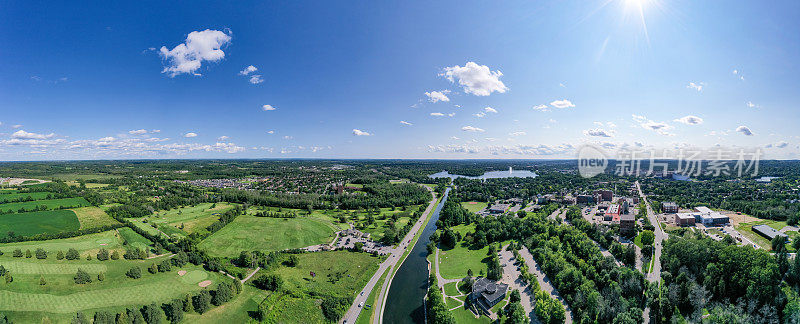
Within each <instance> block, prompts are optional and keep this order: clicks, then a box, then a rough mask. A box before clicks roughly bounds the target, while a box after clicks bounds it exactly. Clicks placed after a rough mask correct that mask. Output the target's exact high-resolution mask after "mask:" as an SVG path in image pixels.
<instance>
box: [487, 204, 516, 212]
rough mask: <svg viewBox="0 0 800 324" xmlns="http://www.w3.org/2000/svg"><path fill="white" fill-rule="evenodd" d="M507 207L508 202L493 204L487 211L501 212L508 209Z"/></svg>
mask: <svg viewBox="0 0 800 324" xmlns="http://www.w3.org/2000/svg"><path fill="white" fill-rule="evenodd" d="M509 207H511V205H509V204H494V205H492V207H489V213H491V214H503V213H505V212H506V211H507V210H508V208H509Z"/></svg>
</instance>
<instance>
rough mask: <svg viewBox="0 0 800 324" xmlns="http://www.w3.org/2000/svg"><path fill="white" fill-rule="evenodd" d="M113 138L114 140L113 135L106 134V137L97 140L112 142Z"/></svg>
mask: <svg viewBox="0 0 800 324" xmlns="http://www.w3.org/2000/svg"><path fill="white" fill-rule="evenodd" d="M114 140H115V138H114V137H112V136H108V137H103V138H101V139H99V140H98V141H100V142H113V141H114Z"/></svg>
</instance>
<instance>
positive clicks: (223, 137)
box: [217, 135, 230, 141]
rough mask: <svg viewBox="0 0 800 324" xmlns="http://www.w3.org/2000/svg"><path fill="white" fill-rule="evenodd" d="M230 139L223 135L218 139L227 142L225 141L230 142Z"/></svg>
mask: <svg viewBox="0 0 800 324" xmlns="http://www.w3.org/2000/svg"><path fill="white" fill-rule="evenodd" d="M229 138H230V137H228V136H225V135H222V136H220V137H217V140H218V141H225V140H228V139H229Z"/></svg>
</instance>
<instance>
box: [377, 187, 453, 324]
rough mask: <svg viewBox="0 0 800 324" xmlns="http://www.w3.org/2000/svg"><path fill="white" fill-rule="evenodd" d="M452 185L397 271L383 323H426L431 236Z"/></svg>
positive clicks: (387, 300) (388, 297)
mask: <svg viewBox="0 0 800 324" xmlns="http://www.w3.org/2000/svg"><path fill="white" fill-rule="evenodd" d="M449 193H450V188H447V190H446V191H445V192H444V197H443V198H442V201H441V202H439V205H438V206H436V210H434V212H433V215H431V219H430V220H429V221H428V223H427V224H425V228H424V229H423V230H422V235H421V236H420V238H419V240H418V241H417V243H416V244H415V245H414V247H413V248H412V249H411V253H409V254H408V257H407V258H406V260H405V261H404V262H403V264H402V265H401V266H400V269H398V270H397V273H395V275H394V279H393V280H392V286H391V287H389V295H388V296H387V299H386V308H385V309H384V310H383V322H384V323H424V322H425V306H424V304H423V300H424V298H425V294H426V293H427V290H428V261H427V259H426V258H427V256H428V250H427V248H426V246H427V245H428V243H429V242H430V236H431V235H432V234H433V233H434V232H435V231H436V221H437V220H438V219H439V211H441V210H442V206H444V202H445V201H447V196H448V194H449Z"/></svg>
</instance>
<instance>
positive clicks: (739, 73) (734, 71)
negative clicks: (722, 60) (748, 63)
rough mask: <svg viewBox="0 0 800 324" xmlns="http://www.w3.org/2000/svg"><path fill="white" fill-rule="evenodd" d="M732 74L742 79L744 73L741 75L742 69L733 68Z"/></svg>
mask: <svg viewBox="0 0 800 324" xmlns="http://www.w3.org/2000/svg"><path fill="white" fill-rule="evenodd" d="M733 75H735V76H737V77H738V78H739V80H742V81H744V75H742V71H739V70H737V69H734V70H733Z"/></svg>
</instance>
